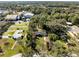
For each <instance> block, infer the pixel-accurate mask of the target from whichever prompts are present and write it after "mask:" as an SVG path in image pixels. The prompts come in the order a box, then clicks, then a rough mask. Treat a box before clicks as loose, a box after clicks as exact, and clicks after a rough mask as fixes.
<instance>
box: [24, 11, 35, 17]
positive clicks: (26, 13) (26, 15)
mask: <svg viewBox="0 0 79 59" xmlns="http://www.w3.org/2000/svg"><path fill="white" fill-rule="evenodd" d="M33 15H34V14H33V13H31V12H23V17H25V18H30V17H32V16H33Z"/></svg>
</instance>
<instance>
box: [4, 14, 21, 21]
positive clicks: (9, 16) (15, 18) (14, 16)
mask: <svg viewBox="0 0 79 59" xmlns="http://www.w3.org/2000/svg"><path fill="white" fill-rule="evenodd" d="M19 19H20V16H18V15H7V16H6V17H5V20H19Z"/></svg>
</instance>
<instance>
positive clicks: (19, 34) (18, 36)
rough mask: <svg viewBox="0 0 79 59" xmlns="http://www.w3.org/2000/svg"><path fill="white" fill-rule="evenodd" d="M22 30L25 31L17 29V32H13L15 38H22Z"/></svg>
mask: <svg viewBox="0 0 79 59" xmlns="http://www.w3.org/2000/svg"><path fill="white" fill-rule="evenodd" d="M21 32H23V30H17V31H15V33H14V34H13V38H14V39H18V38H20V37H21V36H22V33H21Z"/></svg>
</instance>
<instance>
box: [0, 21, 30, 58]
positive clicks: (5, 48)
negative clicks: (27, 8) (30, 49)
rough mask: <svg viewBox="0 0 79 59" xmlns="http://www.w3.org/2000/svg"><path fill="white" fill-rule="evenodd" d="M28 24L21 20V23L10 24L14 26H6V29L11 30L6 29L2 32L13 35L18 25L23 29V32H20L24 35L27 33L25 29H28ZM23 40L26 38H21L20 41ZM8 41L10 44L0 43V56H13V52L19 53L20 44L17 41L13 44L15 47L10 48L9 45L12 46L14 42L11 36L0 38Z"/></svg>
mask: <svg viewBox="0 0 79 59" xmlns="http://www.w3.org/2000/svg"><path fill="white" fill-rule="evenodd" d="M28 24H29V23H27V22H23V23H21V24H14V25H12V26H14V27H12V26H10V27H9V28H8V30H13V31H12V32H8V31H6V32H4V34H3V35H11V36H12V35H13V34H14V32H15V31H16V30H17V29H18V28H19V26H21V28H19V29H20V30H24V31H25V32H22V34H23V35H25V34H27V31H28ZM22 26H25V27H22ZM25 40H26V38H23V39H22V40H21V42H23V43H24V42H25ZM6 41H7V42H9V43H10V44H9V46H5V45H4V44H1V45H0V46H1V47H2V49H3V51H4V54H3V55H1V57H9V56H13V55H15V54H17V53H19V51H20V50H22V46H21V45H19V44H18V43H17V45H16V46H15V48H14V49H13V50H11V47H12V45H13V44H14V42H15V40H13V39H12V38H9V39H1V40H0V42H3V43H4V42H6Z"/></svg>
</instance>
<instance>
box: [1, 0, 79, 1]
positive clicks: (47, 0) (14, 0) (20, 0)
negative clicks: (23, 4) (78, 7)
mask: <svg viewBox="0 0 79 59" xmlns="http://www.w3.org/2000/svg"><path fill="white" fill-rule="evenodd" d="M0 1H79V0H0Z"/></svg>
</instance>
